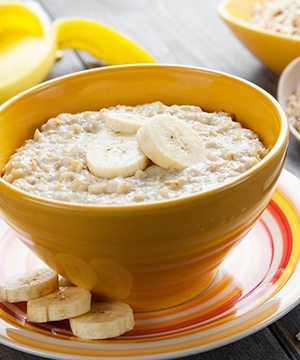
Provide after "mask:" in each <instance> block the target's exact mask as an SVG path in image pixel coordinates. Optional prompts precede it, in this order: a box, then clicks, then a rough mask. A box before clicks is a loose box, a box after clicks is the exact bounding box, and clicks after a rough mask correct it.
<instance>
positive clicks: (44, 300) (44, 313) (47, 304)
mask: <svg viewBox="0 0 300 360" xmlns="http://www.w3.org/2000/svg"><path fill="white" fill-rule="evenodd" d="M90 308H91V292H90V291H89V290H86V289H82V288H78V287H75V286H69V287H61V288H58V289H57V290H55V291H53V292H52V293H50V294H48V295H45V296H42V297H39V298H37V299H33V300H30V301H28V303H27V318H28V320H29V321H31V322H36V323H44V322H48V321H59V320H65V319H69V318H71V317H75V316H79V315H82V314H84V313H86V312H88V311H89V310H90Z"/></svg>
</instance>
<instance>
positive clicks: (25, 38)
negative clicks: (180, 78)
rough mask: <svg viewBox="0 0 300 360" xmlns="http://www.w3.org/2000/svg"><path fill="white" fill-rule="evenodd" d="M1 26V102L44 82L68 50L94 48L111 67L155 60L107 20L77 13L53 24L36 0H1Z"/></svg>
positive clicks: (95, 53) (95, 54)
mask: <svg viewBox="0 0 300 360" xmlns="http://www.w3.org/2000/svg"><path fill="white" fill-rule="evenodd" d="M0 24H1V26H0V104H1V103H3V102H5V101H6V100H8V99H9V98H11V97H13V96H14V95H16V94H18V93H20V92H21V91H23V90H26V89H28V88H30V87H31V86H33V85H36V84H38V83H40V82H41V81H43V80H44V79H45V78H46V76H47V75H48V73H49V72H50V70H51V68H52V66H53V64H54V63H55V61H56V57H57V54H58V52H59V51H61V50H62V49H65V48H73V49H80V50H85V51H88V52H89V53H90V54H92V55H93V56H95V57H96V58H98V59H99V60H102V61H104V62H105V63H106V64H108V65H119V64H130V63H153V62H155V59H154V58H153V57H152V56H151V55H149V54H148V53H147V52H146V51H145V50H143V49H142V48H141V47H140V46H138V45H137V44H135V43H134V42H132V41H131V40H129V39H128V38H126V37H125V36H124V35H122V34H121V33H119V32H117V31H115V30H114V29H112V28H110V27H108V26H106V25H104V24H101V23H99V22H97V21H94V20H91V19H85V18H77V17H65V18H60V19H57V20H54V21H53V22H50V21H49V20H48V18H47V16H46V14H45V13H43V10H42V9H41V8H39V7H38V6H37V4H35V3H33V2H30V1H26V2H18V1H14V2H10V1H0Z"/></svg>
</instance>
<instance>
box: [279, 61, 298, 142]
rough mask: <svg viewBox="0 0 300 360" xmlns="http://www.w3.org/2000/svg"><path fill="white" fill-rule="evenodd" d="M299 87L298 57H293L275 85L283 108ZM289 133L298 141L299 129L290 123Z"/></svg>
mask: <svg viewBox="0 0 300 360" xmlns="http://www.w3.org/2000/svg"><path fill="white" fill-rule="evenodd" d="M299 88H300V57H298V58H296V59H294V60H293V61H292V62H291V63H289V64H288V66H287V67H286V68H285V69H284V70H283V72H282V73H281V75H280V77H279V81H278V87H277V99H278V101H279V103H280V105H281V106H282V107H283V109H285V108H286V105H287V100H288V98H289V96H290V95H292V93H293V92H294V91H295V90H297V89H299ZM290 126H291V133H292V134H293V135H294V136H295V138H296V139H298V140H299V141H300V133H299V131H298V130H297V129H296V128H295V127H294V126H293V124H290Z"/></svg>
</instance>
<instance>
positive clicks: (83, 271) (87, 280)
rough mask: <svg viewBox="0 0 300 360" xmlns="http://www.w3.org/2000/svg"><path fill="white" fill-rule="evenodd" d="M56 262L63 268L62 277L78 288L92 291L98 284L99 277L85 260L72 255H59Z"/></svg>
mask: <svg viewBox="0 0 300 360" xmlns="http://www.w3.org/2000/svg"><path fill="white" fill-rule="evenodd" d="M56 260H57V261H58V262H59V263H60V265H61V268H62V275H63V276H64V277H65V278H67V279H68V280H69V281H71V282H72V283H74V284H76V286H78V287H82V288H85V289H87V290H90V289H91V288H92V287H93V286H94V285H95V284H96V282H97V275H96V274H95V272H94V270H93V269H92V267H91V266H90V265H89V264H87V263H86V262H85V261H84V260H83V259H81V258H80V257H78V256H75V255H72V254H65V253H59V254H57V255H56Z"/></svg>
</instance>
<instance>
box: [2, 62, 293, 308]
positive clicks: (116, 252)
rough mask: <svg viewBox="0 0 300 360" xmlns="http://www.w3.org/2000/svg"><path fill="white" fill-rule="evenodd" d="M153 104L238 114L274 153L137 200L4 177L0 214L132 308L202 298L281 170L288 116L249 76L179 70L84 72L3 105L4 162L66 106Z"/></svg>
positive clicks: (38, 250) (48, 255)
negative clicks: (86, 199) (95, 199)
mask: <svg viewBox="0 0 300 360" xmlns="http://www.w3.org/2000/svg"><path fill="white" fill-rule="evenodd" d="M237 99H239V101H237ZM156 100H160V101H162V102H164V103H166V104H167V105H171V104H194V105H200V106H201V107H202V108H203V109H205V110H207V111H215V110H220V109H224V110H225V111H228V112H231V113H234V114H235V115H236V117H237V119H238V120H239V121H240V122H241V123H242V124H243V125H244V126H246V127H249V128H251V129H252V130H254V131H255V132H257V133H258V134H259V135H260V137H261V140H262V141H263V142H264V143H265V145H266V146H268V147H270V148H271V150H270V152H269V154H268V155H267V156H266V157H265V158H264V159H263V160H262V161H261V162H260V163H259V164H258V165H256V166H255V167H253V168H252V169H251V170H250V171H248V172H247V173H245V174H244V175H242V176H240V177H238V178H236V180H234V181H233V182H231V183H229V184H227V185H224V186H222V187H219V188H218V189H215V190H212V191H208V192H204V193H202V194H196V195H193V196H190V197H186V198H181V199H177V200H169V201H164V202H159V203H153V204H144V205H143V204H139V205H129V206H90V205H72V204H68V203H63V202H57V201H50V200H46V199H42V198H39V197H36V196H33V195H30V194H27V193H25V192H22V191H20V190H17V189H15V188H13V187H12V186H11V185H10V184H7V183H6V182H5V181H3V180H2V179H1V180H0V209H1V216H2V217H3V218H4V219H5V221H6V222H7V223H8V224H9V225H10V226H11V227H12V228H13V229H14V231H15V232H16V234H17V235H18V237H19V238H20V239H21V240H22V241H23V242H24V243H25V244H26V245H27V246H28V247H29V248H30V249H32V250H33V251H34V252H35V254H37V255H38V256H39V257H40V258H41V259H42V260H43V261H45V262H46V263H47V264H48V265H49V266H50V267H53V268H55V269H56V270H57V271H58V272H59V273H61V274H62V275H64V276H66V277H68V278H70V279H71V280H72V281H73V282H74V283H75V284H77V285H79V286H85V287H87V288H89V289H91V290H92V291H93V292H94V294H95V296H97V297H108V298H114V299H118V300H122V301H126V302H128V303H129V304H130V305H131V306H133V308H134V309H135V310H136V311H138V310H151V309H159V308H165V307H170V306H173V305H175V304H179V303H182V302H184V301H186V300H188V299H190V298H192V297H194V296H196V295H197V294H199V293H200V292H201V291H202V290H204V289H205V288H206V287H207V286H208V284H209V283H210V282H211V280H212V279H213V278H214V276H215V274H216V271H217V269H218V266H219V265H220V263H221V262H222V261H223V260H224V258H225V257H226V256H227V255H228V253H229V252H230V251H231V249H232V248H233V247H234V246H235V245H236V244H237V242H238V241H240V240H241V239H242V238H243V237H244V236H245V235H246V234H247V233H248V231H249V230H250V229H251V228H252V226H253V225H254V223H255V221H256V220H257V219H258V217H259V216H260V215H261V213H262V212H263V210H264V209H265V207H266V206H267V204H268V202H269V200H270V198H271V196H272V194H273V192H274V190H275V187H276V184H277V181H278V177H279V175H280V172H281V170H282V166H283V162H284V157H285V153H286V148H287V142H288V135H289V126H288V122H287V119H286V117H285V114H284V111H283V110H282V108H281V107H280V106H279V104H278V103H277V101H276V100H275V99H274V98H273V97H271V96H270V95H268V94H267V93H266V92H264V91H263V90H261V89H260V88H258V87H256V86H255V85H252V84H250V83H248V82H246V81H244V80H241V79H238V78H236V77H233V76H230V75H227V74H223V73H220V72H215V71H210V70H206V69H199V68H193V67H184V66H175V65H174V66H173V65H127V66H116V67H107V68H102V69H96V70H89V71H85V72H81V73H77V74H73V75H69V76H66V77H64V78H59V79H57V80H52V81H50V82H47V83H44V84H42V85H39V86H37V87H35V88H32V89H30V90H29V91H27V92H24V93H23V94H21V95H19V96H17V97H15V98H14V99H12V100H10V101H8V102H6V103H5V104H4V105H2V106H1V107H0V168H2V167H3V165H4V164H5V163H6V162H7V160H8V158H9V156H10V155H11V154H12V153H13V152H14V150H15V149H16V148H17V147H18V146H20V145H21V144H22V143H23V141H24V140H25V139H27V138H30V137H31V136H32V135H33V132H34V130H35V128H37V127H40V126H41V124H43V123H44V122H45V121H46V120H47V119H48V118H50V117H52V116H55V115H57V114H59V113H61V112H79V111H84V110H98V109H100V108H102V107H107V106H110V105H116V104H119V103H121V104H126V105H136V104H141V103H145V102H151V101H156Z"/></svg>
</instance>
